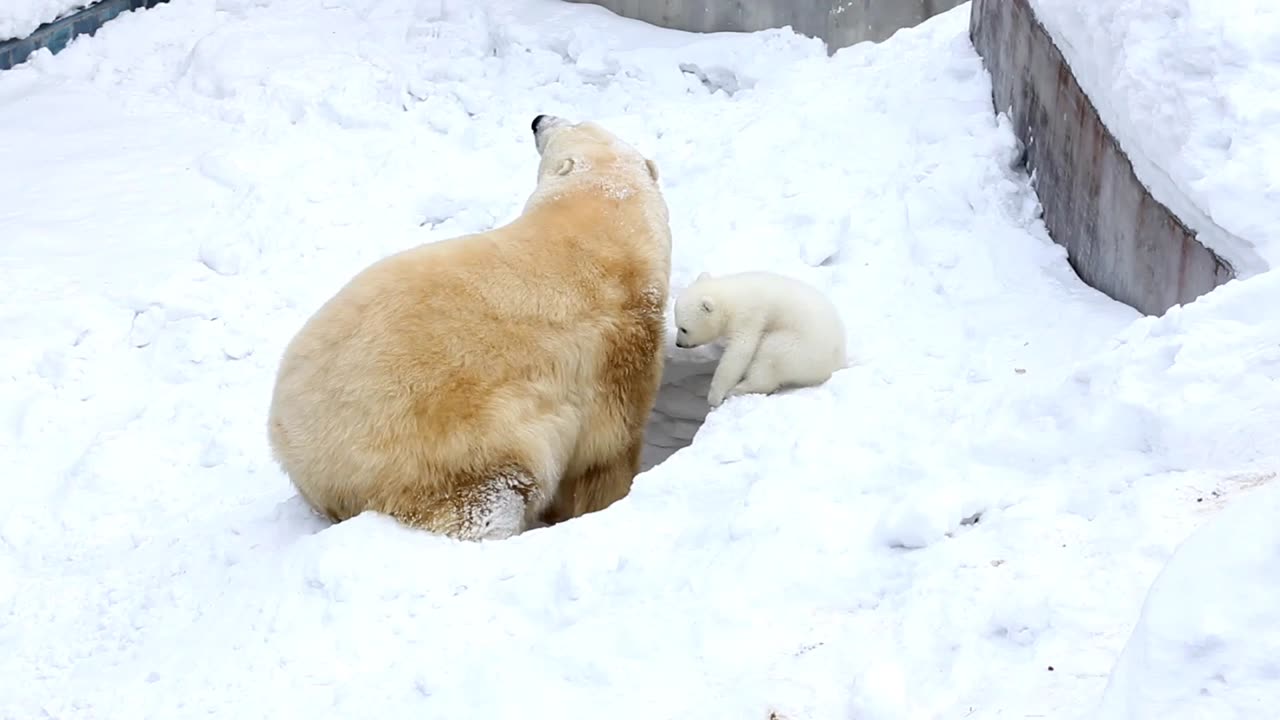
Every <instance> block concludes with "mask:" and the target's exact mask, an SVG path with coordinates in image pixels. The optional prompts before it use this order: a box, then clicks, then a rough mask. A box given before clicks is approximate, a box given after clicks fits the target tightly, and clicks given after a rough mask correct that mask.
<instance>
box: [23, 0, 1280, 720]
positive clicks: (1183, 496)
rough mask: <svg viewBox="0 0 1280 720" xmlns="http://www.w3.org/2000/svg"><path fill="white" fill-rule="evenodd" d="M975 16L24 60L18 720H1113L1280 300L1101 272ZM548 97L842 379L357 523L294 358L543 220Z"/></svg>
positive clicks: (433, 32)
mask: <svg viewBox="0 0 1280 720" xmlns="http://www.w3.org/2000/svg"><path fill="white" fill-rule="evenodd" d="M967 13H968V7H967V6H962V7H960V8H958V9H956V10H954V11H952V12H949V13H946V14H944V15H941V16H939V17H936V18H934V19H933V20H931V21H929V22H927V23H926V24H924V25H923V26H921V27H919V28H916V29H913V30H910V31H905V32H901V33H899V34H898V35H897V36H895V37H894V38H893V39H892V40H890V41H888V42H886V43H884V44H883V45H880V46H873V45H863V46H857V47H853V48H849V49H846V50H844V51H841V52H840V53H838V54H837V55H836V56H835V57H833V58H828V57H827V56H826V53H825V51H824V49H823V47H822V45H821V44H820V43H819V42H817V41H815V40H807V39H803V38H800V37H797V36H795V35H793V34H791V33H789V32H786V31H771V32H762V33H758V34H754V35H714V36H692V35H686V34H681V33H676V32H669V31H660V30H656V29H652V28H648V27H646V26H641V25H639V24H636V23H631V22H626V21H622V20H619V19H617V18H615V17H614V16H612V15H610V14H608V13H607V12H604V11H602V10H600V9H599V8H595V7H592V6H584V5H575V4H568V3H559V2H554V1H552V0H520V1H518V2H516V1H510V0H509V1H506V2H498V1H496V0H494V1H493V2H465V3H464V2H448V3H441V2H423V1H421V0H382V1H377V0H363V1H362V0H347V1H344V2H327V3H316V2H314V0H253V1H249V0H244V1H237V0H217V2H215V1H214V0H185V1H184V2H182V3H171V4H168V5H162V6H159V7H157V8H156V9H154V10H149V11H146V12H143V13H137V14H134V15H131V16H129V17H126V18H123V19H121V20H118V21H115V22H112V23H110V24H109V25H108V26H106V27H105V28H103V30H102V31H101V32H100V33H99V34H98V35H97V36H96V37H94V38H90V39H81V40H78V41H76V42H75V43H73V44H72V46H71V47H69V48H68V49H67V50H66V51H64V52H63V53H60V54H59V55H58V56H56V57H51V56H49V54H48V53H47V52H41V53H39V54H38V55H37V56H36V57H35V58H34V59H33V61H32V62H30V63H28V64H26V65H24V66H23V67H21V68H18V69H16V70H13V71H10V72H6V73H3V74H0V158H3V159H4V172H0V238H2V241H0V288H3V289H4V294H3V296H2V297H3V305H0V323H2V325H0V333H2V336H3V337H4V338H5V352H3V353H0V410H3V416H0V468H4V473H3V477H4V483H3V485H2V486H0V487H2V492H3V495H2V496H0V540H2V542H0V618H3V620H2V621H0V641H2V643H3V644H2V645H0V647H3V649H4V652H0V717H3V718H24V719H25V718H39V717H51V718H59V719H69V718H85V719H88V718H92V719H94V720H103V719H115V718H121V719H124V718H128V719H130V720H132V719H135V718H157V719H165V720H168V719H172V718H187V717H219V718H234V719H235V720H249V719H252V718H272V719H276V718H294V717H297V718H353V717H360V718H363V717H372V718H410V717H412V718H485V719H486V720H488V719H492V718H530V717H534V718H551V717H555V718H574V719H578V718H581V719H583V720H588V719H589V720H598V719H599V718H610V719H611V720H613V719H617V720H629V719H631V718H636V719H641V718H643V719H644V720H655V719H657V718H671V719H673V720H675V719H679V720H685V719H687V718H699V719H701V718H726V719H733V720H737V719H740V718H759V719H760V720H765V719H766V718H768V717H769V716H770V713H776V715H777V717H779V718H785V719H786V720H803V719H813V720H817V719H819V718H821V719H827V718H858V720H904V719H906V720H915V719H917V718H962V717H963V718H1001V719H1004V718H1017V717H1027V716H1038V717H1043V718H1075V717H1087V716H1088V712H1089V711H1090V710H1091V709H1092V708H1094V707H1096V706H1097V703H1098V701H1099V700H1100V698H1101V696H1102V692H1103V689H1104V687H1105V686H1106V683H1107V677H1108V674H1109V673H1110V671H1111V668H1112V665H1113V663H1114V661H1115V659H1116V658H1117V657H1118V655H1119V654H1120V651H1121V650H1122V648H1123V647H1124V644H1125V642H1126V639H1127V638H1128V635H1129V632H1130V630H1131V629H1132V627H1133V625H1134V623H1135V621H1136V620H1137V619H1138V615H1139V611H1140V608H1141V606H1142V602H1143V598H1144V597H1145V595H1146V592H1147V589H1148V587H1149V585H1150V583H1151V581H1152V580H1153V579H1154V578H1155V576H1156V574H1157V572H1158V571H1159V570H1160V568H1161V566H1162V565H1163V563H1164V561H1165V560H1166V559H1167V558H1168V557H1169V556H1170V554H1171V552H1172V550H1173V548H1174V547H1175V546H1176V545H1177V544H1178V543H1179V542H1181V541H1182V540H1183V539H1184V538H1185V537H1186V535H1187V534H1188V532H1190V530H1191V529H1192V528H1194V527H1195V526H1196V525H1197V524H1199V523H1200V522H1202V521H1203V520H1204V519H1206V518H1208V517H1209V516H1210V515H1211V514H1212V512H1213V510H1214V509H1216V508H1217V507H1218V505H1219V503H1221V502H1223V501H1225V500H1226V499H1228V498H1230V497H1231V496H1232V495H1233V494H1234V493H1235V492H1236V491H1237V490H1238V489H1241V488H1244V487H1249V486H1253V485H1257V484H1259V483H1262V482H1264V481H1265V480H1267V479H1269V477H1270V474H1271V473H1272V471H1273V469H1274V463H1273V461H1272V460H1270V458H1272V457H1274V456H1275V455H1276V453H1277V451H1278V450H1280V447H1277V445H1280V434H1277V433H1276V432H1275V428H1276V427H1277V426H1280V390H1278V389H1277V384H1276V383H1275V377H1276V376H1277V374H1280V347H1278V345H1280V321H1278V320H1277V319H1276V314H1275V313H1274V312H1273V311H1272V308H1274V307H1275V306H1276V299H1277V298H1280V285H1278V283H1277V279H1276V278H1275V277H1273V276H1272V275H1270V274H1264V275H1262V276H1259V277H1256V278H1253V279H1251V280H1249V281H1246V282H1235V283H1231V284H1229V285H1227V286H1224V287H1223V288H1220V289H1218V290H1217V291H1215V292H1214V293H1212V294H1211V295H1209V296H1208V297H1206V298H1205V299H1203V300H1202V301H1201V302H1198V303H1196V304H1194V305H1192V306H1189V307H1187V308H1183V309H1175V310H1174V311H1171V312H1170V313H1169V314H1168V315H1167V316H1165V317H1163V318H1146V319H1142V318H1139V317H1138V314H1137V313H1136V312H1134V311H1133V310H1131V309H1129V308H1127V307H1124V306H1121V305H1119V304H1116V303H1114V302H1111V301H1110V300H1108V299H1107V298H1105V297H1104V296H1102V295H1101V294H1099V293H1097V292H1094V291H1092V290H1090V289H1088V288H1087V287H1085V286H1084V285H1083V284H1082V283H1081V282H1080V281H1079V280H1078V279H1077V278H1076V276H1075V275H1074V274H1072V272H1071V271H1070V268H1069V266H1068V265H1067V263H1066V260H1065V257H1064V254H1063V252H1062V250H1061V248H1059V247H1058V246H1056V245H1054V244H1053V243H1051V242H1050V241H1049V239H1048V237H1047V236H1046V234H1045V231H1044V228H1043V226H1042V224H1041V223H1040V221H1039V219H1038V207H1037V203H1036V200H1035V197H1034V195H1033V194H1032V192H1031V190H1030V188H1029V183H1028V180H1027V178H1026V177H1025V176H1023V175H1020V174H1018V173H1017V172H1015V171H1014V170H1011V169H1010V166H1011V165H1012V164H1013V163H1014V162H1015V158H1016V155H1017V151H1016V148H1015V143H1014V139H1013V136H1012V134H1011V132H1010V130H1009V128H1008V127H1007V126H1006V125H1005V124H1004V122H1003V121H998V120H997V119H996V118H995V117H994V116H993V114H992V113H991V109H990V84H989V80H988V77H987V75H986V74H985V73H984V72H983V70H982V64H981V62H980V61H979V59H978V57H977V56H976V55H975V53H974V51H973V49H972V47H971V45H970V44H969V42H968V39H967ZM540 112H549V113H555V114H560V115H564V116H568V117H576V118H591V119H594V120H597V121H600V122H602V123H604V124H606V125H607V126H608V127H610V128H611V129H613V130H614V131H615V132H617V133H618V134H620V135H621V136H623V137H625V138H627V139H628V140H630V141H632V142H633V143H635V144H636V145H637V146H638V147H640V148H641V149H642V150H643V151H644V152H646V153H649V154H651V155H652V156H653V157H654V158H655V160H656V161H657V163H658V164H659V166H660V168H661V170H662V175H663V186H664V191H665V193H666V195H667V198H668V202H669V204H670V206H671V212H672V218H673V230H674V234H675V262H674V265H675V270H674V277H673V288H672V290H673V292H674V291H676V290H678V289H679V288H680V287H683V285H684V284H686V283H688V282H690V281H691V280H692V279H693V278H694V277H695V276H696V275H697V273H698V272H700V271H702V270H709V271H712V272H728V271H733V270H741V269H751V268H770V269H774V270H778V271H781V272H787V273H791V274H794V275H796V276H798V277H802V278H805V279H808V280H810V281H812V282H814V283H816V284H817V285H819V286H820V287H823V288H825V289H827V290H828V291H829V292H830V293H831V295H832V297H833V298H834V299H835V300H836V301H837V303H838V304H839V305H840V306H841V307H842V309H843V310H844V313H845V319H846V323H847V325H848V328H849V341H850V349H851V354H852V356H853V359H854V361H855V365H854V366H853V367H851V368H849V369H847V370H844V371H842V372H840V373H839V374H838V375H837V376H836V377H834V378H833V379H832V380H831V381H830V382H829V383H827V384H826V385H824V386H822V387H818V388H811V389H806V390H797V391H791V392H785V393H782V394H779V395H777V396H774V397H769V398H765V397H760V396H747V397H742V398H732V399H730V400H729V401H727V402H726V403H725V405H723V406H722V407H721V408H719V409H717V410H716V411H715V412H712V413H711V414H710V415H709V416H708V418H707V420H706V424H705V425H703V426H702V427H701V428H700V429H699V430H698V432H697V436H696V438H695V439H694V442H693V444H692V445H691V446H689V447H687V448H685V449H682V450H679V451H677V452H676V453H675V454H674V455H671V457H670V458H668V459H667V460H666V461H665V462H663V463H662V464H660V465H658V466H657V467H655V468H653V469H652V470H650V471H649V472H647V473H644V474H643V475H641V476H640V477H638V478H637V480H636V484H635V487H634V490H633V491H632V493H631V495H630V496H628V497H627V498H626V499H625V500H623V501H621V502H619V503H617V504H616V505H614V506H613V507H611V508H610V509H608V510H606V511H604V512H600V513H597V514H594V515H591V516H588V517H584V518H580V519H577V520H574V521H572V522H569V523H566V524H563V525H560V526H557V527H554V528H548V529H539V530H534V531H531V532H528V533H526V534H524V535H522V536H520V537H518V538H515V539H512V540H509V541H504V542H498V543H477V544H459V543H454V542H450V541H447V540H443V539H440V538H435V537H431V536H427V535H425V534H423V533H417V532H413V531H410V530H407V529H404V528H402V527H399V526H398V525H396V524H395V523H393V522H392V521H389V520H387V519H385V518H381V517H378V516H373V515H365V516H362V517H359V518H356V519H354V520H351V521H349V522H346V523H343V524H341V525H337V526H332V527H330V526H327V525H326V523H324V522H322V521H320V520H318V519H316V518H315V517H314V516H313V515H312V514H310V513H309V512H308V511H307V510H306V508H305V506H304V505H303V504H302V503H301V502H300V501H299V500H298V498H297V497H296V495H295V493H294V491H293V490H292V488H291V487H290V485H289V484H288V482H287V481H286V479H285V478H284V477H283V476H282V475H281V473H280V472H279V470H278V469H277V468H276V467H275V466H274V464H273V463H272V462H271V461H270V459H269V455H268V452H267V447H266V438H265V435H266V433H265V420H264V417H265V413H266V406H267V402H268V399H269V396H270V390H271V384H272V381H273V376H274V372H275V368H276V363H277V360H278V357H279V354H280V352H281V349H282V347H283V345H284V343H285V342H287V340H288V339H289V337H290V336H291V335H292V333H293V332H295V331H296V330H297V328H298V326H299V325H300V324H301V323H302V322H303V320H304V319H305V318H306V317H307V316H308V315H309V314H310V313H311V312H312V311H314V310H315V308H316V307H317V306H318V305H319V304H320V303H322V302H323V301H324V300H326V299H327V298H328V297H329V296H330V295H331V294H332V293H333V292H334V291H335V290H336V289H337V288H338V287H339V286H340V285H341V284H342V283H344V282H345V281H346V280H347V279H348V278H349V277H350V275H351V274H352V273H353V272H355V271H356V270H358V269H359V268H360V267H363V266H364V265H365V264H367V263H369V262H371V261H373V260H375V259H377V258H379V257H382V256H384V255H386V254H388V253H390V252H393V251H395V250H398V249H401V248H404V247H408V246H411V245H413V244H416V243H420V242H426V241H432V240H439V239H443V238H446V237H450V236H453V235H456V234H459V233H463V232H468V231H474V230H480V229H483V228H487V227H491V226H493V225H495V224H497V223H501V222H505V221H506V220H508V219H510V218H512V217H514V215H515V213H517V212H518V211H519V208H520V207H521V206H522V205H523V203H524V199H525V197H526V196H527V194H528V192H529V191H530V190H531V188H532V183H533V178H534V172H535V165H536V156H535V151H534V149H533V143H532V138H531V137H530V134H529V129H528V126H529V121H530V120H531V119H532V117H533V116H534V115H535V114H537V113H540ZM688 359H689V358H687V357H685V356H677V355H675V354H674V350H673V367H682V366H683V367H696V366H694V365H692V364H690V363H687V362H685V361H686V360H688ZM701 359H702V360H703V361H705V360H706V359H707V358H706V357H705V356H701ZM677 374H678V373H677ZM692 377H694V378H695V379H696V375H694V376H692ZM673 381H674V378H673ZM679 382H680V383H681V384H683V385H684V387H685V389H686V390H687V389H688V387H689V385H688V383H689V382H690V377H684V378H683V379H679ZM668 399H671V398H670V397H668ZM672 402H673V403H674V404H675V405H676V406H679V408H678V409H679V410H680V412H686V413H687V412H690V411H696V410H697V408H696V404H695V403H692V402H691V400H690V398H689V395H688V393H686V394H685V395H684V396H682V397H678V398H675V399H674V400H672ZM691 406H694V407H691ZM693 414H695V415H696V414H697V412H694V413H693ZM685 427H686V429H687V428H688V424H687V423H686V424H685ZM659 440H663V439H661V438H660V439H659ZM1198 501H1199V502H1198ZM1227 551H1229V550H1228V549H1224V552H1227ZM1050 668H1052V669H1050Z"/></svg>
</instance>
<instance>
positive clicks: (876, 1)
mask: <svg viewBox="0 0 1280 720" xmlns="http://www.w3.org/2000/svg"><path fill="white" fill-rule="evenodd" d="M568 1H569V2H589V3H592V4H595V5H600V6H603V7H605V8H607V9H609V10H611V11H613V12H614V13H617V14H618V15H621V16H623V17H627V18H631V19H633V20H643V21H644V22H647V23H649V24H651V25H657V26H659V27H664V28H671V29H674V30H687V31H690V32H755V31H757V30H766V29H769V28H779V27H784V26H790V27H791V29H792V30H795V31H796V32H798V33H800V34H802V35H808V36H810V37H816V38H818V39H820V40H822V41H823V42H825V43H826V44H827V51H828V52H835V51H836V50H838V49H840V48H842V47H846V46H848V45H853V44H855V43H859V42H863V41H864V40H870V41H872V42H879V41H881V40H885V39H887V38H888V37H889V36H890V35H893V34H894V33H895V32H897V31H898V30H901V29H902V28H906V27H912V26H914V25H919V24H920V23H921V22H924V21H925V20H927V19H928V18H930V17H933V16H934V15H937V14H938V13H941V12H945V11H947V10H950V9H952V8H954V7H956V6H958V5H961V4H963V3H964V2H965V1H966V0H568Z"/></svg>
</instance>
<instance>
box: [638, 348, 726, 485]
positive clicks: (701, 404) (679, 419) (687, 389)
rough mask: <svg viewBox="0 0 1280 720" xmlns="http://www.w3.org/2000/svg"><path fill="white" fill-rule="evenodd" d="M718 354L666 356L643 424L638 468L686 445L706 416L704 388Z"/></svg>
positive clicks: (652, 464) (706, 385)
mask: <svg viewBox="0 0 1280 720" xmlns="http://www.w3.org/2000/svg"><path fill="white" fill-rule="evenodd" d="M719 360H720V359H719V358H718V357H714V358H711V359H704V358H702V357H699V356H696V355H693V354H692V353H690V354H688V355H683V356H677V357H671V356H668V357H667V362H666V364H665V365H664V367H663V370H662V387H661V388H660V389H659V390H658V398H657V400H656V401H655V402H654V404H653V412H652V413H650V415H649V425H648V426H647V427H646V428H645V436H644V451H643V452H642V453H641V456H640V472H644V471H645V470H648V469H649V468H652V467H653V466H655V465H657V464H658V463H661V462H662V461H664V460H666V459H667V458H669V457H671V456H672V455H673V454H674V453H675V452H676V451H677V450H679V449H680V448H684V447H688V446H689V444H690V443H692V442H693V436H694V434H695V433H697V432H698V428H700V427H702V423H703V421H704V420H706V419H707V411H708V410H709V409H710V408H709V407H708V406H707V389H708V388H709V387H710V385H711V375H712V374H713V373H715V371H716V364H717V363H718V362H719Z"/></svg>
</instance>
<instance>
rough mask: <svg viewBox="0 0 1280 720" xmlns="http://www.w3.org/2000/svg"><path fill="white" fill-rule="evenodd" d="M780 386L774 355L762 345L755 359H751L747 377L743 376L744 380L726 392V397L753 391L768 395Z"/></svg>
mask: <svg viewBox="0 0 1280 720" xmlns="http://www.w3.org/2000/svg"><path fill="white" fill-rule="evenodd" d="M779 386H780V385H779V382H778V372H777V368H776V367H775V363H774V360H773V357H772V356H771V355H770V354H769V353H768V352H767V348H766V347H764V346H763V345H762V346H761V348H760V350H759V351H758V352H757V353H756V357H755V359H754V360H752V361H751V367H749V368H747V374H746V377H744V378H742V382H740V383H738V384H737V385H734V386H733V388H732V389H730V390H729V392H728V393H727V394H726V397H733V396H735V395H750V394H752V393H761V394H764V395H768V394H769V393H771V392H773V391H775V390H777V389H778V387H779Z"/></svg>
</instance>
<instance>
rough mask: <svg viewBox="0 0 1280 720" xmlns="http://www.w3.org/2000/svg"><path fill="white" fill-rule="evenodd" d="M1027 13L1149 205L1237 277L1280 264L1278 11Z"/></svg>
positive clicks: (1166, 0) (1110, 0) (1182, 1)
mask: <svg viewBox="0 0 1280 720" xmlns="http://www.w3.org/2000/svg"><path fill="white" fill-rule="evenodd" d="M1031 5H1032V7H1033V8H1034V9H1035V11H1036V17H1037V18H1038V19H1039V20H1040V21H1041V22H1042V23H1043V24H1044V26H1045V28H1046V29H1047V30H1048V31H1049V33H1050V34H1051V35H1052V37H1053V39H1054V42H1055V44H1057V45H1058V47H1059V49H1061V50H1062V53H1063V55H1064V56H1065V57H1066V59H1067V63H1068V64H1069V65H1070V66H1071V71H1072V74H1074V75H1075V77H1076V79H1077V80H1078V81H1079V83H1080V86H1081V88H1083V89H1084V91H1085V93H1086V94H1087V95H1088V96H1089V99H1090V100H1091V101H1093V104H1094V106H1095V107H1096V108H1097V110H1098V114H1099V115H1100V116H1101V117H1102V121H1103V122H1104V123H1105V124H1106V125H1107V127H1108V129H1110V130H1111V132H1112V134H1113V135H1114V136H1115V137H1116V140H1117V141H1118V142H1119V143H1120V146H1121V147H1122V148H1124V150H1125V153H1126V154H1127V155H1128V156H1129V159H1130V160H1131V161H1132V162H1133V168H1134V172H1135V173H1136V174H1137V176H1138V178H1139V180H1141V181H1142V183H1143V184H1144V185H1146V186H1147V188H1148V190H1149V191H1150V192H1151V194H1152V195H1153V196H1154V197H1155V198H1156V199H1157V200H1159V201H1160V202H1162V203H1164V204H1165V205H1166V206H1168V207H1169V208H1170V209H1171V210H1173V212H1174V213H1175V214H1177V215H1178V217H1179V218H1180V219H1181V220H1182V221H1183V222H1184V223H1186V224H1187V226H1188V227H1190V228H1191V229H1193V230H1194V231H1196V233H1197V234H1198V236H1199V239H1200V241H1201V242H1202V243H1204V244H1205V245H1206V246H1207V247H1209V248H1210V249H1212V250H1214V251H1216V252H1217V253H1218V254H1219V255H1220V256H1221V257H1222V258H1224V259H1225V260H1227V261H1228V262H1229V263H1231V265H1232V267H1233V268H1234V269H1235V270H1236V275H1237V277H1242V278H1243V277H1249V276H1251V275H1254V274H1256V273H1259V272H1263V271H1265V270H1268V269H1270V268H1273V267H1276V266H1277V265H1280V162H1277V158H1280V134H1277V133H1276V131H1275V129H1276V127H1277V126H1278V125H1280V4H1278V3H1276V2H1275V1H1274V0H1107V1H1106V2H1080V0H1031Z"/></svg>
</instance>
